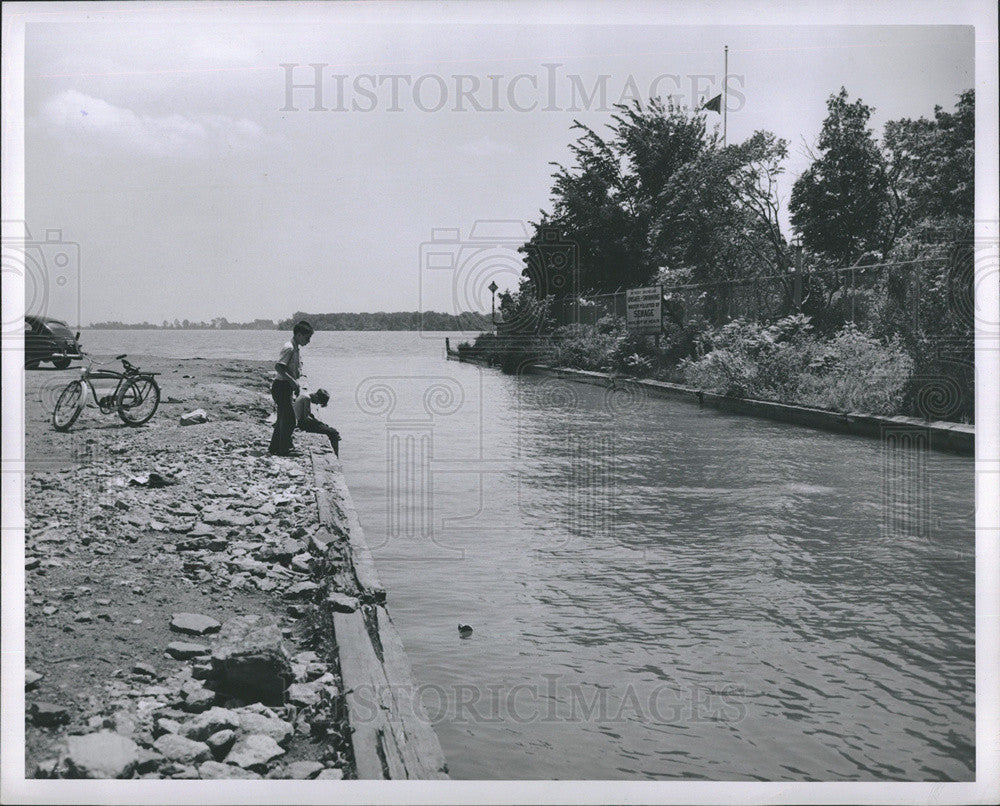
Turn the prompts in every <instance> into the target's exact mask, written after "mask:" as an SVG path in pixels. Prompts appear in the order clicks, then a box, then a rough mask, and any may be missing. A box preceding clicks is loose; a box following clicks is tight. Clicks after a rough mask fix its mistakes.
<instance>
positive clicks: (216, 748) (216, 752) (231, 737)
mask: <svg viewBox="0 0 1000 806" xmlns="http://www.w3.org/2000/svg"><path fill="white" fill-rule="evenodd" d="M235 741H236V731H235V730H220V731H219V732H218V733H213V734H212V735H211V736H209V737H208V738H207V739H206V740H205V744H207V745H208V746H209V748H210V749H211V750H212V755H213V756H215V758H216V760H221V759H223V758H225V756H226V753H228V752H229V748H230V747H232V746H233V742H235Z"/></svg>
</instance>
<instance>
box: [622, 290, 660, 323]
mask: <svg viewBox="0 0 1000 806" xmlns="http://www.w3.org/2000/svg"><path fill="white" fill-rule="evenodd" d="M662 315H663V289H662V288H661V287H660V286H658V285H654V286H650V287H649V288H630V289H629V290H628V291H627V292H625V326H626V327H627V328H628V329H629V330H630V331H632V332H633V333H659V332H660V330H661V329H662V324H661V317H662Z"/></svg>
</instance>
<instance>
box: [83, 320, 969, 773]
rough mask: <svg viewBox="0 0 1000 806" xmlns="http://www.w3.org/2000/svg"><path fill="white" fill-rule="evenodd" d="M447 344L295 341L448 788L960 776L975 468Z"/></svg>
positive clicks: (380, 338)
mask: <svg viewBox="0 0 1000 806" xmlns="http://www.w3.org/2000/svg"><path fill="white" fill-rule="evenodd" d="M99 335H101V336H103V335H104V334H99ZM187 335H188V334H184V333H181V334H170V333H159V334H154V335H153V336H151V337H147V338H150V339H151V341H150V343H149V348H150V349H149V350H148V351H149V352H155V349H161V350H163V351H164V352H167V351H168V350H176V349H179V348H178V347H177V346H176V342H172V343H170V345H169V346H168V345H167V342H166V341H165V340H166V339H167V338H169V337H173V338H174V339H178V338H183V337H185V336H187ZM198 335H199V337H200V336H201V334H198ZM209 335H210V336H214V337H215V339H216V341H215V342H211V343H209V342H210V340H207V341H206V342H205V344H204V345H203V346H202V347H201V349H202V350H215V351H221V354H232V355H235V356H239V357H248V358H258V357H263V358H267V357H269V354H270V352H273V349H272V347H273V344H272V342H275V341H276V338H275V337H276V335H277V334H274V333H253V334H231V333H226V332H224V333H221V334H209ZM444 335H445V334H441V335H440V336H439V337H437V338H431V339H421V338H419V337H418V336H417V335H416V334H407V333H320V334H317V338H316V339H315V340H314V342H313V344H312V345H310V347H309V348H308V350H309V352H308V353H305V351H304V354H305V356H306V362H307V363H306V366H307V369H308V371H309V373H310V383H311V384H312V386H313V387H316V386H321V385H322V386H324V387H326V388H327V389H330V390H331V392H332V393H333V395H334V399H333V401H332V403H331V406H330V408H328V409H327V410H326V411H325V412H324V415H325V416H327V417H329V419H330V420H331V421H332V422H333V423H334V425H336V426H337V428H338V429H340V431H341V433H342V434H343V435H344V442H343V445H342V449H341V456H342V458H343V461H344V464H345V468H346V472H347V474H348V481H349V484H350V487H351V490H352V493H353V495H354V498H355V501H356V503H357V505H358V508H359V510H360V511H361V516H362V521H363V523H364V525H365V529H366V532H367V534H368V538H369V542H370V543H371V544H372V545H373V546H376V547H377V550H376V560H377V562H378V565H379V571H380V574H381V576H382V578H383V581H384V582H385V583H386V586H387V588H388V589H389V592H390V598H389V607H390V610H391V612H392V614H393V618H394V619H395V621H396V623H397V625H398V626H399V628H400V632H401V633H402V635H403V638H404V641H405V644H406V647H407V650H408V652H409V655H410V659H411V661H412V662H413V666H414V671H415V674H416V676H417V678H418V680H419V682H420V683H421V684H422V686H423V689H422V690H423V695H424V696H423V700H424V704H425V705H426V707H427V709H428V711H429V713H430V715H431V717H432V719H434V721H435V723H436V726H437V730H438V734H439V736H440V737H441V741H442V745H443V746H444V749H445V753H446V755H447V757H448V762H449V766H450V769H451V771H452V775H453V776H454V777H459V778H598V779H599V778H612V779H614V778H657V779H670V778H690V779H712V780H733V779H739V780H969V779H971V778H972V777H973V775H974V747H973V742H974V722H973V710H974V700H973V692H974V642H973V638H974V634H973V625H974V612H975V610H974V586H973V582H974V576H973V572H974V563H973V524H974V519H973V462H972V461H971V460H969V459H965V458H961V457H954V456H949V455H947V454H934V453H926V454H920V455H919V456H917V457H915V458H916V459H917V460H918V461H914V457H913V456H911V455H909V454H905V452H910V453H912V451H913V449H912V448H909V447H902V446H901V445H899V444H897V443H895V442H892V441H889V442H885V443H883V442H880V441H878V440H870V439H862V438H854V437H848V436H842V435H837V434H827V433H823V432H819V431H812V430H809V429H805V428H798V427H795V426H790V425H782V424H776V423H770V422H768V421H763V420H755V419H752V418H740V417H733V416H728V415H724V414H720V413H718V412H715V411H711V410H700V409H699V408H698V407H697V406H692V405H690V404H687V403H682V402H673V401H665V400H656V399H646V398H645V397H644V396H642V395H641V393H637V392H628V393H625V392H622V391H620V390H618V391H609V390H605V389H603V388H600V387H594V386H585V385H579V384H569V383H566V382H563V381H558V380H555V379H547V378H538V377H528V378H523V379H515V378H512V377H508V376H503V375H500V374H499V373H497V372H496V371H493V370H484V369H480V368H478V367H474V366H468V365H462V364H456V363H450V362H444V361H443V360H442V344H443V336H444ZM452 335H453V334H452ZM233 336H236V337H240V336H242V340H237V338H231V337H233ZM157 338H158V339H160V342H156V339H157ZM226 339H228V341H226ZM453 341H457V339H455V338H454V335H453ZM95 349H96V348H95ZM133 349H134V350H135V351H136V352H139V349H138V348H133ZM226 351H229V352H226ZM181 354H182V355H183V354H184V353H183V352H181ZM189 354H190V353H189ZM201 354H202V355H205V354H206V353H205V352H202V353H201ZM366 385H367V386H366ZM431 387H440V389H438V391H436V392H433V393H430V394H428V389H430V388H431ZM365 388H367V389H369V390H370V389H371V388H378V389H381V390H382V391H381V392H380V393H379V395H381V397H380V396H379V395H375V396H374V397H373V396H372V395H371V394H365V393H361V390H363V389H365ZM386 401H391V403H392V405H391V407H389V408H387V402H386ZM459 623H463V624H470V625H472V626H473V627H474V629H475V632H474V633H473V635H472V637H471V638H469V639H468V640H462V639H461V638H460V637H459V634H458V630H457V625H458V624H459Z"/></svg>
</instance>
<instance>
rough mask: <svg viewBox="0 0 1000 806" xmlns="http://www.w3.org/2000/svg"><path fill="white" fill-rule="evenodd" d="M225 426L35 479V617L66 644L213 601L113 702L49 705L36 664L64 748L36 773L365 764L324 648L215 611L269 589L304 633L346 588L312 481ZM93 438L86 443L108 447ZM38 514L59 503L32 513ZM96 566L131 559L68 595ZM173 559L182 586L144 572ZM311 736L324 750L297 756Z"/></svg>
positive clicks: (124, 680)
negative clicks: (170, 593)
mask: <svg viewBox="0 0 1000 806" xmlns="http://www.w3.org/2000/svg"><path fill="white" fill-rule="evenodd" d="M195 413H196V412H195ZM202 413H203V412H202ZM206 419H207V415H206ZM219 426H220V424H219V423H217V422H215V421H214V420H213V421H212V422H211V423H210V424H209V425H206V426H205V429H206V430H204V431H202V430H201V429H199V430H198V431H197V432H196V433H198V434H199V435H200V434H205V435H206V436H205V438H204V440H203V441H202V442H200V443H199V444H198V445H197V446H193V447H192V449H190V450H186V451H183V452H178V451H177V450H173V451H171V450H167V449H165V448H164V449H160V448H158V447H157V438H156V434H155V432H153V431H152V430H147V429H136V430H135V431H132V430H126V431H125V436H124V437H122V439H130V440H132V442H130V443H129V444H128V446H126V448H125V449H124V450H117V448H119V447H121V446H120V445H111V446H110V447H109V448H108V450H107V453H110V454H113V455H114V457H115V458H114V459H111V458H110V457H109V456H108V455H106V454H105V455H103V456H99V457H97V458H98V459H99V461H93V462H89V463H88V462H83V463H81V464H78V465H77V466H75V467H70V468H66V469H55V470H47V471H36V472H32V473H29V474H28V475H27V476H26V480H25V487H26V494H25V500H26V507H28V509H29V512H28V513H27V515H28V519H27V520H28V523H29V526H28V529H27V533H26V546H25V553H26V563H25V568H26V609H27V610H28V611H29V612H30V613H32V614H33V615H32V617H33V618H35V619H45V620H48V623H50V624H58V625H59V626H60V627H61V630H62V631H63V632H66V633H72V632H73V631H76V630H91V629H99V625H105V626H107V625H109V624H113V623H114V622H115V620H116V619H123V618H125V619H129V621H128V622H126V623H127V624H129V625H131V628H132V629H135V630H143V629H146V628H147V625H145V624H143V619H134V618H131V616H127V615H126V616H124V617H123V616H122V615H121V613H123V612H127V611H122V610H115V609H114V608H115V606H116V602H118V603H120V602H121V601H123V600H125V601H127V600H128V599H129V598H132V599H136V598H137V599H142V598H149V597H159V598H161V599H162V600H163V601H166V599H165V597H163V596H162V593H161V592H160V591H159V586H160V585H164V584H165V585H171V586H173V585H183V586H185V587H188V588H191V589H195V590H197V589H200V590H201V591H203V592H204V594H205V595H206V597H207V598H206V599H205V600H204V602H203V607H202V608H201V612H175V613H172V614H171V615H169V616H168V619H167V620H165V622H164V623H163V626H164V628H169V630H170V631H172V632H174V633H175V634H176V635H177V640H174V641H164V642H163V643H162V644H160V645H159V647H160V648H159V652H160V655H159V656H158V658H157V657H155V656H143V657H135V658H134V659H133V660H132V661H131V662H129V663H127V664H125V665H124V667H123V668H120V669H113V668H109V669H108V675H107V676H106V677H105V679H104V681H103V684H99V683H98V681H97V680H92V681H90V682H89V683H88V684H87V690H88V691H91V692H99V693H100V696H98V695H97V693H89V694H86V695H83V694H81V695H80V696H77V697H75V698H74V700H75V703H74V705H75V707H74V708H70V707H69V706H67V705H64V704H63V703H62V702H60V701H56V702H48V701H46V700H48V699H52V698H53V694H52V693H51V692H49V691H45V692H44V695H43V696H40V697H39V698H38V699H33V698H32V692H33V691H35V690H41V688H40V687H44V681H43V675H41V674H39V673H38V672H35V671H32V670H31V669H28V670H27V671H26V675H25V690H26V697H27V699H28V702H27V703H26V718H27V721H28V722H29V724H30V725H33V726H35V728H36V729H41V730H43V731H52V732H54V733H53V734H52V735H53V737H54V738H55V739H56V741H57V743H56V744H54V745H52V746H53V748H54V752H52V753H51V754H50V755H45V756H44V757H41V756H36V757H35V759H32V763H31V764H30V765H29V767H28V775H34V776H36V777H46V778H55V777H60V778H69V777H89V778H129V777H133V778H135V777H139V778H174V779H194V778H211V779H226V778H260V777H264V776H266V777H269V778H286V779H288V778H294V779H311V778H312V779H315V778H329V779H336V778H342V777H344V770H345V769H347V770H349V769H350V761H349V759H348V757H347V755H346V753H347V751H346V749H345V748H346V746H347V745H346V741H347V740H346V738H345V737H346V735H347V734H346V733H345V731H346V716H345V714H346V712H345V710H344V706H343V698H342V696H341V695H342V692H341V691H340V688H339V672H338V670H337V669H336V668H335V667H331V666H330V665H329V664H328V663H326V662H324V660H323V659H321V658H320V656H319V655H318V654H317V653H316V652H314V651H308V650H307V651H297V650H296V649H295V648H293V649H292V651H289V648H288V645H287V644H288V641H289V639H290V633H291V631H290V630H289V629H288V628H286V627H284V626H283V624H282V623H281V622H280V621H278V620H276V619H275V618H274V617H273V616H270V615H266V614H259V615H244V616H237V617H234V618H227V617H225V613H223V612H222V611H221V610H218V611H213V609H212V608H211V605H210V603H211V602H226V601H228V599H229V598H231V597H232V595H233V594H234V593H236V592H248V593H258V592H263V593H266V594H267V595H268V596H269V597H272V598H273V601H274V602H276V603H279V604H278V606H279V607H280V608H283V609H285V611H286V612H287V613H288V614H289V616H288V618H290V619H292V620H293V623H294V620H297V619H301V618H303V617H304V616H308V615H310V614H311V613H312V612H313V611H314V610H315V605H316V603H317V602H318V599H319V597H320V596H321V595H324V593H325V592H326V591H325V587H324V586H322V585H320V584H319V583H318V582H317V581H315V580H316V579H317V578H319V579H323V578H324V577H327V578H328V576H329V575H328V573H327V571H328V569H325V568H324V567H323V563H324V557H323V549H324V548H325V546H326V541H322V540H315V539H313V537H314V535H315V534H316V533H317V532H318V531H320V529H319V525H318V524H317V523H316V504H315V499H314V497H313V493H312V490H311V489H310V487H309V484H308V476H307V474H306V473H305V472H304V471H303V469H302V468H301V467H300V466H299V465H297V464H296V463H294V462H292V461H289V460H287V459H278V458H274V457H270V456H268V455H266V452H265V451H263V450H262V449H261V448H260V447H259V445H260V444H261V441H260V440H259V437H260V435H259V434H255V438H256V439H257V440H259V441H257V442H256V443H250V442H242V443H241V440H239V439H230V438H227V437H224V436H215V434H216V433H218V432H215V431H212V430H210V429H215V428H217V427H219ZM187 433H188V432H187V431H186V429H185V434H187ZM142 440H145V441H146V444H140V445H139V446H138V448H137V447H136V444H135V443H136V441H140V442H141V441H142ZM94 443H96V440H88V443H87V444H88V445H90V446H91V448H93V449H94V450H96V448H95V447H94ZM193 455H194V456H197V461H192V457H193ZM157 479H159V480H164V481H166V482H167V483H162V484H161V483H159V481H157ZM33 501H37V502H42V501H44V505H41V504H39V505H37V506H34V507H31V506H28V502H33ZM142 535H152V536H153V537H155V538H156V542H155V544H154V546H155V548H154V550H153V552H154V553H153V554H152V555H150V554H149V553H148V552H146V553H145V554H143V553H138V554H132V555H130V554H129V549H130V544H133V543H136V542H137V540H138V538H139V537H140V536H142ZM135 548H137V547H132V550H133V551H134V550H135ZM88 555H89V557H90V558H91V559H90V561H92V560H93V558H94V557H95V556H109V555H110V556H112V557H115V558H118V559H119V560H120V562H121V564H122V571H121V574H120V577H121V578H120V579H101V578H99V577H97V576H94V577H93V579H92V580H91V578H90V577H87V578H85V579H84V580H83V581H87V582H89V583H90V584H88V585H83V586H76V587H72V588H68V589H60V588H57V587H56V588H54V587H52V586H51V583H50V582H49V578H50V577H51V576H52V575H53V574H55V573H56V572H57V571H58V572H61V571H62V570H64V569H66V568H67V567H71V566H73V565H78V564H79V563H81V562H83V563H87V562H88V559H87V558H88ZM166 561H169V562H170V563H171V564H172V566H171V567H173V565H177V566H178V567H179V571H180V576H179V577H171V578H170V579H162V580H161V579H156V578H155V577H148V576H143V573H142V570H141V569H142V568H143V567H145V566H149V567H152V568H156V567H157V566H158V565H162V564H163V563H164V562H166ZM130 565H134V566H135V568H136V571H135V573H129V566H130ZM314 575H315V576H314ZM95 594H97V595H98V598H94V596H95ZM258 595H259V594H258ZM345 598H347V599H349V598H350V597H345ZM354 601H356V600H354ZM119 606H120V605H119ZM223 609H226V608H223ZM230 612H231V611H230ZM53 620H58V621H53ZM150 628H152V625H150ZM190 639H193V640H190ZM45 657H46V655H45V653H44V652H42V653H41V659H40V658H38V657H36V658H34V659H33V662H34V663H35V667H36V668H43V669H45V668H46V666H45V663H44V661H43V660H42V659H43V658H45ZM48 657H49V659H51V658H52V656H51V655H49V656H48ZM56 660H57V661H58V660H63V659H61V658H57V659H56ZM65 660H66V661H67V662H70V663H72V661H73V660H74V658H72V657H70V658H66V659H65ZM178 663H179V664H180V668H179V669H178V668H176V667H177V664H178ZM40 681H43V682H40ZM88 704H89V705H88ZM59 731H62V733H61V734H60V733H59ZM60 736H61V738H60ZM297 737H303V738H304V739H309V740H310V742H303V743H302V746H301V747H298V745H297V744H296V740H297ZM317 739H319V740H324V744H323V745H322V746H321V751H322V753H323V757H322V759H320V760H316V759H313V758H304V757H303V755H302V754H303V753H304V752H306V753H308V752H310V751H309V750H308V745H310V744H311V743H315V741H316V740H317ZM313 746H315V745H313ZM311 752H314V753H315V752H316V750H315V749H314V750H312V751H311Z"/></svg>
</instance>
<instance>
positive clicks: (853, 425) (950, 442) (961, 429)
mask: <svg viewBox="0 0 1000 806" xmlns="http://www.w3.org/2000/svg"><path fill="white" fill-rule="evenodd" d="M447 354H448V359H449V360H452V361H462V362H465V363H471V364H479V365H481V366H488V364H487V362H486V361H485V360H482V359H476V358H469V357H466V356H460V355H459V354H458V352H457V351H455V350H450V349H449V350H448V351H447ZM525 371H526V372H528V373H530V374H534V375H549V376H553V377H557V378H565V379H566V380H570V381H574V382H577V383H589V384H593V385H595V386H605V387H607V386H611V385H617V386H618V387H620V388H623V387H634V388H637V389H640V390H642V391H643V392H644V393H646V394H649V395H652V396H654V397H669V398H674V399H678V400H686V401H688V402H691V403H697V404H698V405H702V406H711V407H712V408H715V409H719V410H720V411H725V412H730V413H733V414H747V415H750V416H753V417H763V418H766V419H768V420H776V421H778V422H784V423H794V424H796V425H804V426H808V427H809V428H818V429H821V430H824V431H836V432H839V433H843V434H856V435H858V436H866V437H878V438H880V439H882V438H885V437H886V436H888V435H892V434H908V435H915V434H920V435H922V436H923V437H924V438H925V439H926V440H927V444H928V445H929V446H930V447H931V448H934V449H936V450H942V451H948V452H950V453H958V454H962V455H966V456H973V455H974V454H975V426H972V425H965V424H963V423H949V422H943V421H940V420H921V419H920V418H918V417H903V416H896V417H882V416H878V415H874V414H864V413H860V412H848V413H843V412H836V411H828V410H827V409H816V408H811V407H809V406H796V405H791V404H788V403H774V402H771V401H768V400H751V399H749V398H742V397H729V396H727V395H719V394H715V393H713V392H701V391H699V390H698V389H694V388H692V387H690V386H682V385H680V384H676V383H667V382H665V381H654V380H647V379H637V378H622V377H618V376H615V375H611V374H609V373H607V372H593V371H589V370H582V369H568V368H564V367H548V366H544V365H542V364H531V365H529V366H527V367H526V368H525Z"/></svg>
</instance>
